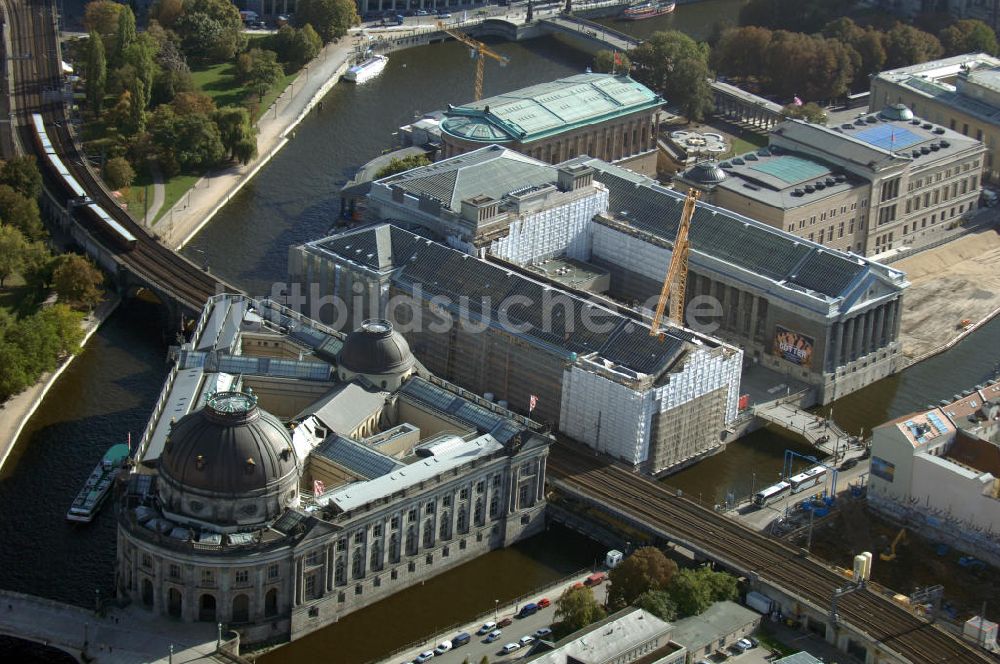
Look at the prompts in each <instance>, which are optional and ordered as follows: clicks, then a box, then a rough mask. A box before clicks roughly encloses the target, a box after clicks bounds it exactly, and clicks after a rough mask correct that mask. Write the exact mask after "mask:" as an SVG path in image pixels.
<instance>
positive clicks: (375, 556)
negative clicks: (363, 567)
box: [369, 542, 382, 570]
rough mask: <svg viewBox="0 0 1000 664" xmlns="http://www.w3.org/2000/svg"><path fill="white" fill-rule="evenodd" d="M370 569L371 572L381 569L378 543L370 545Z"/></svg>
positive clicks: (380, 554)
mask: <svg viewBox="0 0 1000 664" xmlns="http://www.w3.org/2000/svg"><path fill="white" fill-rule="evenodd" d="M371 561H372V562H371V565H369V567H371V568H372V569H373V570H380V569H382V547H381V546H379V543H378V542H374V543H373V544H372V556H371Z"/></svg>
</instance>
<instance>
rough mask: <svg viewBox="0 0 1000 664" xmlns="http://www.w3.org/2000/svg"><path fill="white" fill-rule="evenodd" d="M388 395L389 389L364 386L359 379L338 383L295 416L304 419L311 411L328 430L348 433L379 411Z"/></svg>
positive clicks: (297, 418)
mask: <svg viewBox="0 0 1000 664" xmlns="http://www.w3.org/2000/svg"><path fill="white" fill-rule="evenodd" d="M388 396H389V393H388V392H382V391H372V390H368V389H365V387H363V386H362V385H361V383H359V382H358V381H351V382H349V383H340V384H339V385H337V386H336V387H335V388H333V389H332V390H330V391H329V392H328V393H327V394H326V395H324V396H323V397H322V398H321V399H319V400H318V401H316V402H315V403H313V404H311V405H310V406H309V407H308V408H306V409H305V410H304V411H302V412H301V413H299V414H298V415H296V416H295V418H294V419H296V420H304V419H305V418H307V417H309V416H310V415H312V416H315V417H316V419H318V420H319V421H320V422H322V423H323V426H325V427H326V428H327V429H329V430H330V431H334V432H336V433H339V434H350V433H351V432H352V431H354V430H355V429H356V428H358V426H359V425H360V424H361V423H362V422H364V421H365V420H367V419H368V418H369V417H371V416H372V414H373V413H375V412H378V410H379V409H380V408H382V407H383V406H384V405H385V399H386V397H388Z"/></svg>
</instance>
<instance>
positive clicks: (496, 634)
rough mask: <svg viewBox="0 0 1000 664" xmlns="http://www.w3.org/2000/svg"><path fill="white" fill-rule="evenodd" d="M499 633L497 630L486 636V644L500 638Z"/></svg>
mask: <svg viewBox="0 0 1000 664" xmlns="http://www.w3.org/2000/svg"><path fill="white" fill-rule="evenodd" d="M501 633H502V632H501V631H500V630H499V629H495V630H493V631H492V632H490V633H489V634H487V635H486V643H493V642H494V641H496V640H497V639H499V638H500V634H501Z"/></svg>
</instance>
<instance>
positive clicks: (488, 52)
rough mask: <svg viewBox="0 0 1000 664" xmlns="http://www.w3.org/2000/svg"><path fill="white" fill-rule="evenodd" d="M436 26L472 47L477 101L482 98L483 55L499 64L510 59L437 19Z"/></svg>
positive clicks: (503, 63)
mask: <svg viewBox="0 0 1000 664" xmlns="http://www.w3.org/2000/svg"><path fill="white" fill-rule="evenodd" d="M438 28H440V29H441V31H442V32H444V33H445V34H448V35H451V36H452V37H454V38H455V40H456V41H460V42H462V43H463V44H465V45H466V46H468V47H469V48H470V49H472V57H474V58H475V59H476V90H475V101H479V100H480V99H482V98H483V68H484V64H485V62H484V57H483V56H486V57H488V58H493V59H494V60H496V61H497V62H499V63H500V66H501V67H503V66H506V64H507V63H508V62H509V61H510V59H509V58H507V57H506V56H503V55H500V54H499V53H497V52H496V51H493V50H492V49H490V47H488V46H487V45H486V44H484V43H482V42H481V41H477V40H475V39H473V38H472V37H470V36H469V35H466V34H463V33H461V32H458V31H457V30H449V29H448V28H446V27H444V23H442V22H440V21H438Z"/></svg>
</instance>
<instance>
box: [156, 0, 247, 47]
mask: <svg viewBox="0 0 1000 664" xmlns="http://www.w3.org/2000/svg"><path fill="white" fill-rule="evenodd" d="M172 27H173V30H174V31H175V32H176V33H177V35H178V36H179V37H180V39H181V44H182V46H183V48H184V52H185V53H187V54H188V55H189V56H191V57H193V58H200V59H203V60H210V61H214V62H222V61H225V60H231V59H233V57H235V56H236V54H237V53H238V52H239V51H241V50H242V49H243V47H244V46H245V44H246V35H245V34H244V32H243V21H242V20H241V19H240V12H239V10H238V9H236V5H234V4H233V3H232V2H230V0H184V3H183V9H182V11H181V14H180V16H178V17H177V18H176V19H175V20H174V21H173V23H172Z"/></svg>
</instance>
